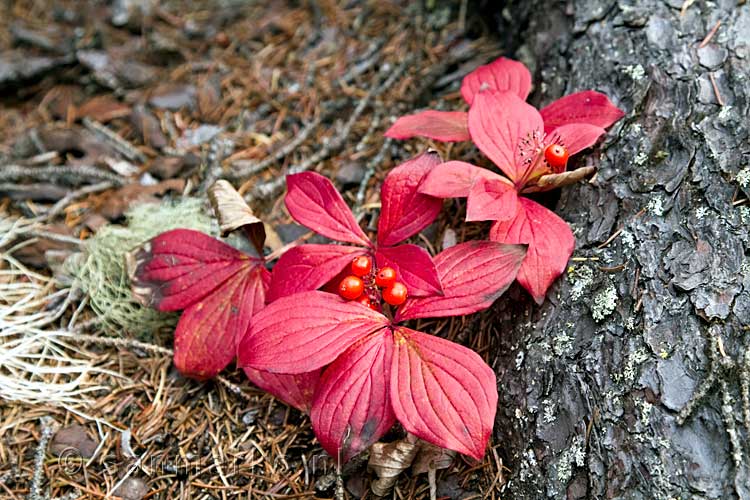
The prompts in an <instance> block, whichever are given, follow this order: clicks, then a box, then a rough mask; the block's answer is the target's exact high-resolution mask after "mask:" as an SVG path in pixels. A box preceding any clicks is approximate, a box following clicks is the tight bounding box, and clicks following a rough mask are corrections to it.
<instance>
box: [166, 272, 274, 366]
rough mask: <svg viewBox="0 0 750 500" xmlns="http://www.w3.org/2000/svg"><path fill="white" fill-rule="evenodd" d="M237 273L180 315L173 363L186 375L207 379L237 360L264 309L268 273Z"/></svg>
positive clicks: (175, 336)
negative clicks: (247, 333)
mask: <svg viewBox="0 0 750 500" xmlns="http://www.w3.org/2000/svg"><path fill="white" fill-rule="evenodd" d="M245 262H249V261H245ZM236 272H237V274H235V275H234V277H232V278H231V279H229V280H228V281H227V282H226V283H224V284H222V285H221V286H220V287H219V288H217V289H216V290H215V291H214V292H213V293H211V294H210V295H208V296H207V297H204V298H203V299H200V300H199V301H198V302H196V303H194V304H192V305H190V306H189V307H188V308H187V309H185V311H184V312H183V313H182V316H180V321H179V322H178V323H177V329H176V330H175V333H174V364H175V367H177V369H178V370H179V371H180V373H182V374H183V375H187V376H189V377H194V378H197V379H201V380H204V379H208V378H211V377H213V376H215V375H217V374H218V373H219V372H220V371H221V370H223V369H224V368H226V366H227V365H228V364H229V363H230V362H231V361H232V359H234V356H235V353H236V352H237V341H238V340H239V338H240V336H241V335H243V334H244V333H245V331H247V328H248V325H249V324H250V320H251V318H252V317H253V315H254V314H255V313H256V312H257V311H258V310H259V309H260V308H262V307H263V305H264V303H265V296H266V289H267V287H268V280H269V273H268V271H267V270H266V269H265V268H264V267H263V266H261V265H254V266H248V267H244V268H241V269H238V270H237V271H236Z"/></svg>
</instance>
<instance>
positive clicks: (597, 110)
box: [539, 90, 625, 133]
mask: <svg viewBox="0 0 750 500" xmlns="http://www.w3.org/2000/svg"><path fill="white" fill-rule="evenodd" d="M539 112H540V113H541V115H542V118H544V131H545V132H547V133H549V132H552V131H553V130H554V129H556V128H557V127H559V126H561V125H567V124H568V123H588V124H590V125H596V126H597V127H601V128H607V127H609V126H610V125H612V124H613V123H614V122H616V121H617V120H619V119H620V118H622V117H623V116H625V113H623V112H622V110H620V109H618V108H617V106H615V105H614V104H612V101H610V100H609V98H608V97H607V96H606V95H604V94H602V93H600V92H596V91H594V90H584V91H582V92H576V93H575V94H570V95H566V96H565V97H562V98H560V99H558V100H556V101H555V102H553V103H551V104H550V105H549V106H547V107H544V108H542V109H541V111H539Z"/></svg>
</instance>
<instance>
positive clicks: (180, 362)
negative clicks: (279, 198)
mask: <svg viewBox="0 0 750 500" xmlns="http://www.w3.org/2000/svg"><path fill="white" fill-rule="evenodd" d="M211 201H212V203H213V205H214V210H215V211H216V212H217V213H218V215H219V218H220V222H221V226H222V232H223V233H226V232H229V231H233V230H235V229H240V230H241V234H242V235H243V236H244V237H245V238H246V239H247V240H248V241H249V242H250V243H251V244H252V246H253V248H254V249H255V252H256V254H255V255H251V254H248V253H245V252H242V251H240V250H238V249H236V248H234V247H232V246H230V245H227V244H226V243H224V242H222V241H219V240H217V239H215V238H212V237H210V236H208V235H206V234H203V233H201V232H199V231H193V230H189V229H175V230H172V231H167V232H165V233H162V234H160V235H159V236H157V237H155V238H153V239H152V240H150V241H148V242H147V243H146V244H145V245H143V246H142V247H140V248H139V249H137V250H136V251H135V252H134V253H133V254H131V257H130V260H131V262H130V263H129V267H130V273H131V280H132V286H133V292H134V294H135V296H136V297H137V298H138V299H139V300H141V302H143V303H144V304H146V305H149V306H152V307H155V308H156V309H158V310H160V311H179V310H182V311H183V312H182V315H181V316H180V319H179V322H178V323H177V328H176V330H175V335H174V364H175V367H176V368H177V369H178V370H179V371H180V372H181V373H182V374H184V375H186V376H189V377H192V378H196V379H200V380H204V379H208V378H211V377H213V376H215V375H217V374H218V373H219V372H220V371H221V370H223V369H224V368H226V366H227V365H228V364H229V363H230V362H231V361H232V360H233V359H234V358H235V355H236V352H237V342H238V340H239V339H240V338H241V337H242V335H244V333H245V332H246V331H247V329H248V328H249V326H250V324H251V322H252V320H253V316H254V315H255V314H256V313H257V312H258V311H259V310H260V309H261V308H262V307H263V306H264V305H265V301H266V294H267V292H268V286H269V283H270V278H271V276H270V273H269V272H268V270H267V269H266V267H265V264H266V259H265V257H263V245H264V241H265V238H266V235H265V229H264V227H263V223H262V222H261V221H260V220H258V219H257V218H255V217H254V216H253V215H252V212H251V211H250V209H249V208H248V207H247V205H245V203H244V201H243V200H242V198H241V197H240V195H239V194H237V192H236V191H234V189H233V188H232V187H231V186H230V185H229V184H228V183H227V182H226V181H219V182H218V183H217V184H216V185H215V186H214V187H213V188H212V191H211ZM245 373H246V374H247V376H248V378H249V379H250V380H251V381H252V382H253V383H255V384H256V385H257V386H259V387H260V388H261V389H264V390H266V391H267V392H270V393H271V394H273V395H274V396H276V397H278V398H279V399H281V400H283V401H285V402H287V403H289V404H290V405H292V406H295V407H297V408H300V409H302V410H306V409H308V408H309V405H310V401H311V397H312V390H313V388H314V387H315V384H316V383H317V379H318V376H319V372H315V371H313V372H311V373H305V374H300V375H293V376H292V375H290V376H285V375H275V374H272V373H268V372H260V371H257V370H253V369H251V368H248V369H246V370H245Z"/></svg>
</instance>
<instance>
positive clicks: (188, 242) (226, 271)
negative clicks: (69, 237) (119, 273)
mask: <svg viewBox="0 0 750 500" xmlns="http://www.w3.org/2000/svg"><path fill="white" fill-rule="evenodd" d="M132 259H133V262H131V263H129V265H130V266H132V267H133V269H132V270H131V274H132V282H133V292H134V294H135V295H136V297H138V298H139V299H140V300H141V301H142V302H143V303H144V304H145V305H149V306H152V307H155V308H157V309H159V310H160V311H178V310H180V309H185V308H187V307H188V306H190V305H191V304H194V303H196V302H197V301H199V300H201V299H202V298H204V297H206V296H207V295H208V294H210V293H211V292H212V291H214V290H216V288H218V287H219V286H221V285H222V284H223V283H224V282H226V281H227V280H228V279H230V278H231V277H233V276H234V275H236V274H237V273H238V272H241V270H242V269H247V268H248V267H249V266H251V265H254V264H256V263H259V262H260V261H259V260H257V259H254V258H252V257H250V256H249V255H246V254H244V253H242V252H240V251H239V250H237V249H236V248H234V247H231V246H229V245H227V244H225V243H222V242H221V241H218V240H216V239H214V238H212V237H210V236H208V235H206V234H203V233H201V232H199V231H193V230H190V229H174V230H172V231H167V232H165V233H162V234H160V235H159V236H157V237H155V238H153V239H152V240H150V241H149V242H148V243H146V244H145V245H143V247H141V248H140V249H139V250H137V251H136V252H135V254H134V255H133V257H132Z"/></svg>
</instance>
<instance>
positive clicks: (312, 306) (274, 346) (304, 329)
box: [237, 291, 389, 373]
mask: <svg viewBox="0 0 750 500" xmlns="http://www.w3.org/2000/svg"><path fill="white" fill-rule="evenodd" d="M388 324H389V322H388V319H387V318H386V317H385V316H383V315H382V314H380V313H379V312H376V311H373V310H372V309H370V308H368V307H366V306H363V305H361V304H359V303H357V302H347V301H345V300H343V299H342V298H340V297H338V296H336V295H333V294H330V293H326V292H318V291H313V292H302V293H297V294H294V295H289V296H287V297H282V298H280V299H278V300H276V301H275V302H272V303H270V304H269V305H267V306H266V307H265V308H263V309H262V310H261V311H260V312H259V313H258V314H256V315H255V317H254V318H253V323H252V326H251V328H250V331H249V332H248V333H247V334H246V335H245V337H244V338H243V339H242V341H241V342H240V346H239V350H238V354H237V355H238V358H239V365H240V366H242V367H245V366H249V367H251V368H255V369H257V370H265V371H269V372H272V373H305V372H311V371H313V370H317V369H318V368H321V367H323V366H325V365H327V364H329V363H331V362H332V361H333V360H335V359H336V358H337V357H338V356H339V355H340V354H341V353H343V352H344V351H345V350H346V349H348V348H349V346H350V345H352V344H353V343H354V342H356V341H357V340H359V339H361V338H363V337H365V336H367V335H368V334H370V333H372V332H375V331H377V330H379V329H381V328H383V327H385V326H386V325H388Z"/></svg>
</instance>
